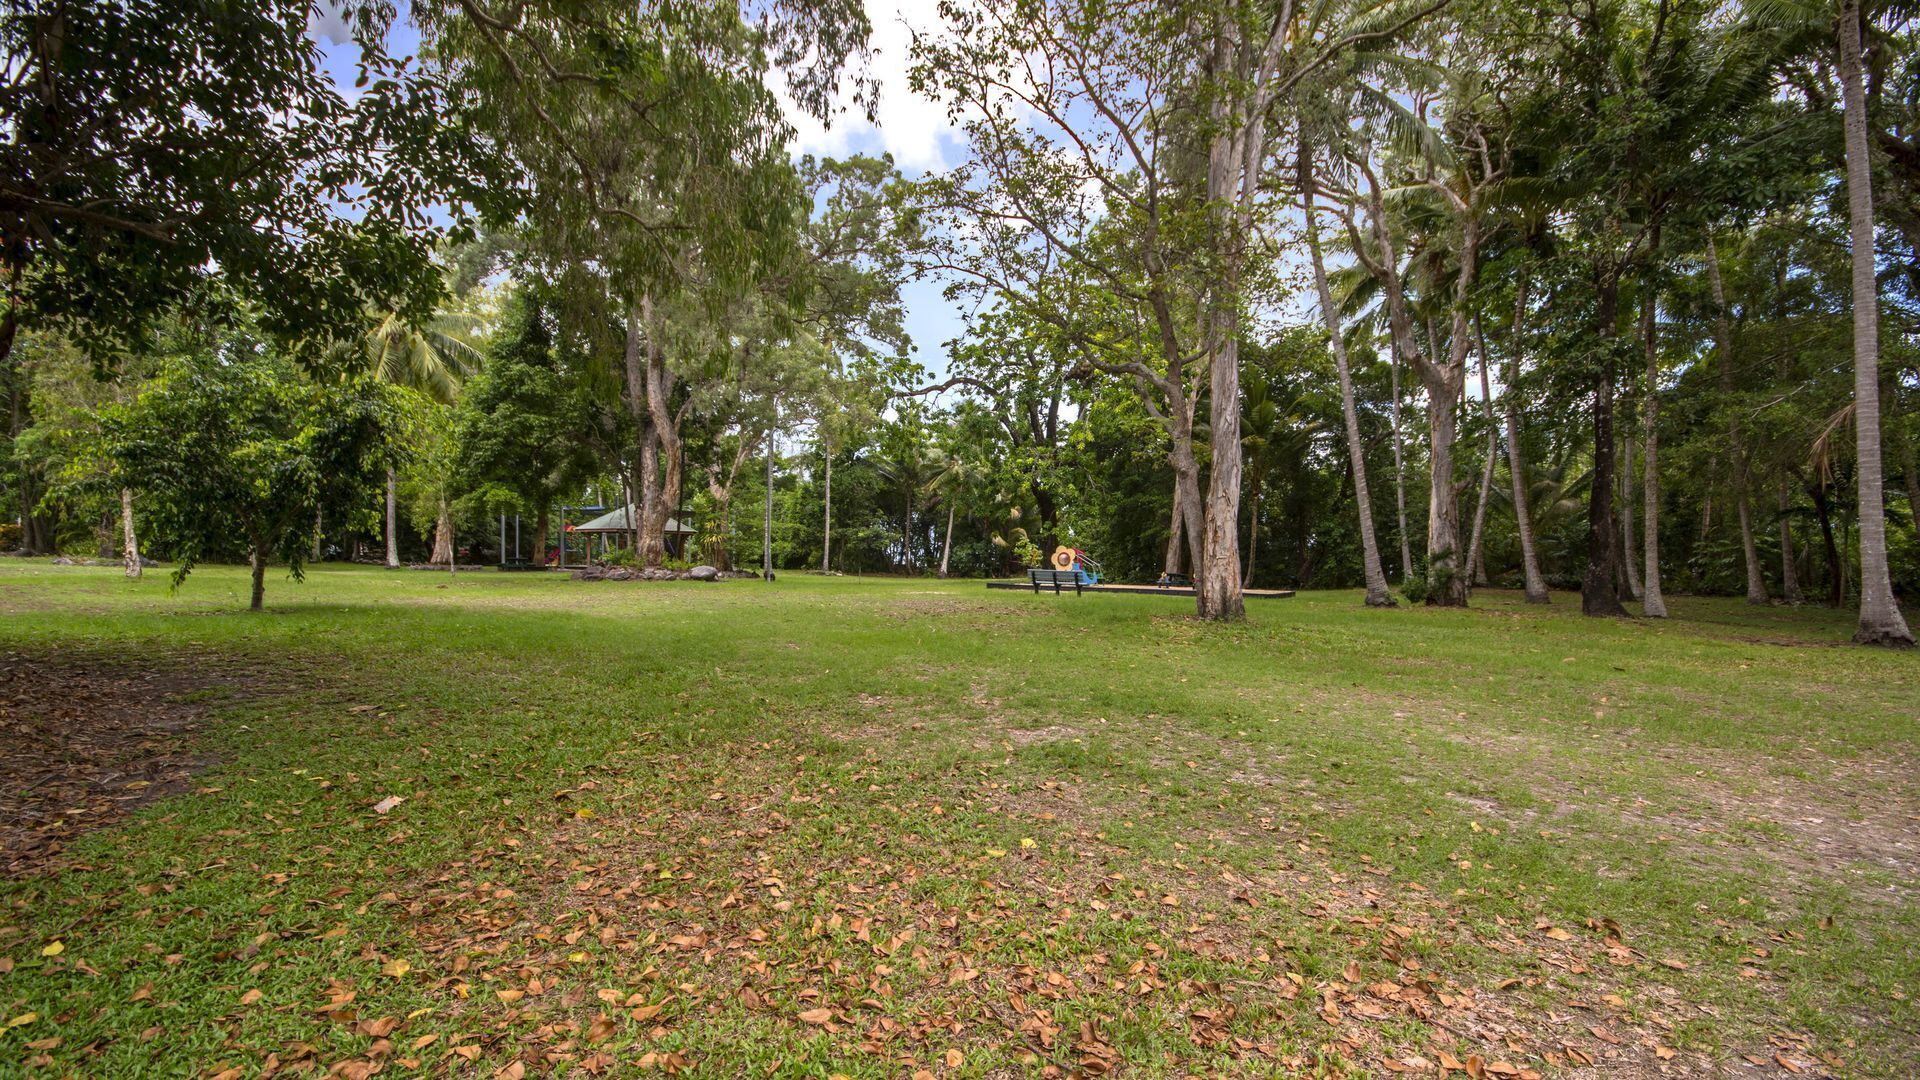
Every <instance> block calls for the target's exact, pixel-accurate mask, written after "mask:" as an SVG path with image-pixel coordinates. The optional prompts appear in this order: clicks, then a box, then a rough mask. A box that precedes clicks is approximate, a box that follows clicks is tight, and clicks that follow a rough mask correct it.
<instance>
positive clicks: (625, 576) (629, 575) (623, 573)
mask: <svg viewBox="0 0 1920 1080" xmlns="http://www.w3.org/2000/svg"><path fill="white" fill-rule="evenodd" d="M607 580H608V581H632V580H633V571H632V570H629V569H627V568H626V567H624V566H616V567H614V568H613V569H611V570H609V571H607Z"/></svg>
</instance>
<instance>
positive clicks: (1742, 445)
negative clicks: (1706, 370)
mask: <svg viewBox="0 0 1920 1080" xmlns="http://www.w3.org/2000/svg"><path fill="white" fill-rule="evenodd" d="M1719 246H1720V245H1719V243H1718V242H1717V241H1716V240H1715V239H1714V236H1713V232H1712V231H1711V230H1709V231H1708V233H1707V284H1708V286H1709V287H1710V288H1711V289H1712V290H1713V337H1714V344H1715V346H1716V347H1717V349H1718V351H1719V353H1720V397H1721V401H1722V404H1723V405H1724V407H1725V408H1726V410H1727V465H1728V467H1729V468H1730V469H1731V470H1732V472H1733V477H1732V479H1733V499H1734V510H1735V513H1736V515H1737V516H1738V517H1739V519H1740V557H1741V559H1742V561H1743V562H1744V563H1745V565H1746V571H1747V603H1749V604H1765V603H1768V602H1770V601H1771V600H1772V599H1773V598H1772V597H1770V596H1768V595H1767V581H1766V578H1765V577H1763V576H1761V573H1760V551H1759V548H1758V546H1757V545H1756V544H1755V543H1754V539H1753V508H1752V505H1751V503H1752V500H1750V499H1749V498H1748V497H1747V479H1748V478H1747V449H1746V441H1745V438H1744V436H1743V433H1742V432H1741V430H1740V410H1739V409H1738V408H1737V407H1735V403H1734V400H1733V393H1734V373H1733V328H1732V323H1731V320H1730V319H1729V318H1728V317H1727V288H1726V284H1725V282H1724V281H1723V280H1722V278H1721V276H1720V251H1719Z"/></svg>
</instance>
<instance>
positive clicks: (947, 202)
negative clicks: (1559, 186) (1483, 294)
mask: <svg viewBox="0 0 1920 1080" xmlns="http://www.w3.org/2000/svg"><path fill="white" fill-rule="evenodd" d="M1442 3H1444V0H1437V2H1435V3H1430V4H1425V5H1422V4H1417V3H1416V4H1409V3H1384V4H1382V3H1360V4H1331V5H1310V6H1305V7H1301V6H1297V5H1295V4H1294V3H1293V2H1292V0H1283V2H1281V3H1279V4H1276V5H1270V4H1263V3H1255V2H1252V0H1233V2H1229V3H1176V4H1174V5H1172V6H1171V7H1169V6H1168V5H1166V4H1163V3H1149V2H1147V0H1130V2H1122V3H1109V2H1105V0H1043V2H1036V3H1028V4H1019V5H1015V6H1013V7H1012V8H1010V9H1005V10H995V11H991V12H989V11H984V10H980V9H973V8H963V7H962V6H961V5H958V4H946V5H943V6H942V8H941V13H942V16H943V22H944V25H943V32H942V33H939V34H934V35H927V36H924V37H923V38H922V39H921V40H919V41H918V42H916V45H915V65H914V81H915V85H916V87H917V88H919V89H922V90H924V91H927V92H930V93H933V94H934V95H936V96H937V97H939V98H940V99H941V100H942V101H944V102H946V103H947V105H948V109H949V112H950V114H951V115H952V116H954V117H955V119H957V120H959V121H960V122H961V124H962V127H963V130H964V131H965V133H966V137H967V141H968V149H969V160H968V161H967V162H966V163H965V164H963V165H962V166H961V167H960V168H958V169H956V170H954V171H953V172H951V173H949V174H948V175H946V176H943V177H939V178H937V179H935V180H934V181H932V182H930V183H929V184H927V185H926V187H925V191H926V193H927V195H928V197H929V201H930V204H931V205H932V206H933V207H934V208H935V213H936V214H937V215H938V217H939V223H940V225H941V226H942V228H940V229H938V230H936V233H938V234H939V235H943V236H945V237H947V238H948V242H947V243H946V244H944V245H943V246H942V248H941V251H940V254H939V255H938V256H937V257H936V258H935V259H934V260H932V262H931V265H932V266H933V267H936V268H938V269H942V270H946V271H950V272H953V273H956V274H959V275H961V285H960V286H959V288H960V289H962V290H967V289H972V290H974V291H976V292H978V293H980V294H982V295H988V296H991V297H993V298H995V299H997V300H999V301H1000V302H1001V303H1004V304H1006V305H1008V306H1009V307H1012V308H1016V309H1018V310H1020V311H1021V312H1022V313H1023V314H1025V315H1026V316H1027V317H1030V318H1034V319H1037V320H1040V321H1044V322H1050V323H1052V324H1054V325H1055V326H1056V327H1057V328H1058V329H1059V330H1061V331H1062V333H1063V334H1064V335H1065V336H1066V337H1067V338H1068V339H1069V340H1070V342H1071V343H1072V345H1073V347H1074V348H1075V349H1076V350H1077V351H1078V353H1079V359H1080V361H1081V363H1082V365H1083V366H1084V367H1085V368H1086V369H1087V370H1089V371H1097V372H1101V373H1104V374H1107V375H1110V376H1115V377H1118V378H1119V379H1121V380H1123V382H1124V383H1125V384H1126V385H1129V386H1131V387H1132V388H1134V389H1135V390H1136V391H1137V392H1138V393H1139V395H1140V398H1141V401H1142V403H1143V404H1144V405H1146V406H1147V407H1148V409H1149V410H1150V411H1151V412H1152V413H1153V415H1154V416H1155V418H1156V420H1158V421H1159V422H1160V424H1161V425H1162V427H1163V428H1164V430H1165V431H1166V432H1167V436H1168V444H1169V445H1168V459H1169V463H1170V464H1171V466H1172V468H1173V472H1174V475H1175V481H1176V485H1177V493H1176V495H1175V505H1176V506H1177V507H1178V509H1179V513H1180V514H1181V527H1182V529H1183V530H1184V532H1185V534H1186V537H1187V545H1188V548H1189V550H1190V552H1191V554H1192V562H1193V564H1194V567H1195V581H1196V585H1197V588H1196V593H1197V601H1196V606H1197V608H1198V611H1199V614H1200V615H1201V616H1202V617H1205V618H1213V619H1237V618H1239V617H1241V615H1242V614H1243V604H1242V600H1241V587H1240V558H1239V550H1238V548H1239V516H1240V515H1239V501H1240V497H1241V470H1240V463H1239V455H1238V453H1237V451H1236V452H1229V453H1221V452H1219V451H1218V448H1219V447H1237V445H1238V442H1239V426H1240V412H1239V410H1240V406H1241V401H1240V397H1241V396H1240V393H1239V386H1238V380H1239V363H1238V360H1237V353H1238V349H1239V345H1240V337H1241V333H1240V326H1241V320H1242V317H1243V311H1244V310H1245V308H1246V307H1247V306H1248V304H1249V303H1250V302H1251V300H1252V293H1253V292H1254V291H1255V283H1254V281H1253V277H1254V275H1255V274H1256V273H1258V268H1259V267H1260V266H1261V265H1262V263H1263V262H1264V260H1260V259H1257V258H1255V257H1254V256H1255V254H1256V252H1255V244H1256V242H1257V238H1258V236H1259V226H1260V225H1261V224H1263V223H1264V222H1265V221H1266V220H1267V219H1268V218H1269V217H1270V216H1271V215H1272V214H1273V213H1274V211H1275V205H1274V202H1273V200H1272V199H1271V197H1270V195H1269V193H1268V190H1267V189H1268V185H1266V184H1265V183H1264V182H1263V181H1264V174H1265V170H1266V167H1267V163H1268V159H1269V151H1270V149H1271V144H1272V140H1273V139H1274V138H1275V137H1277V136H1278V135H1279V134H1280V130H1279V126H1278V124H1277V123H1276V122H1275V114H1276V110H1277V109H1278V107H1279V106H1280V105H1281V104H1282V103H1283V102H1284V101H1285V100H1286V99H1287V97H1288V95H1289V94H1290V93H1291V91H1292V90H1293V89H1294V88H1296V87H1297V86H1298V85H1299V84H1300V83H1301V82H1302V80H1304V79H1306V78H1307V77H1309V76H1310V75H1312V74H1313V73H1314V72H1315V71H1316V70H1318V69H1319V68H1321V67H1322V66H1325V65H1327V64H1328V63H1329V62H1330V61H1332V60H1333V59H1335V58H1337V57H1341V56H1343V55H1345V54H1347V53H1348V52H1349V51H1351V50H1353V49H1356V48H1361V47H1366V46H1369V45H1371V44H1373V43H1376V42H1379V41H1384V40H1389V39H1391V38H1392V37H1394V36H1395V35H1397V34H1398V33H1400V32H1401V31H1402V30H1404V29H1405V28H1406V27H1407V26H1408V25H1411V24H1412V23H1414V22H1416V21H1417V20H1418V19H1419V18H1420V17H1422V16H1423V15H1424V14H1426V13H1428V12H1430V11H1432V10H1434V9H1435V8H1437V7H1439V6H1440V5H1441V4H1442ZM1203 395H1204V397H1205V398H1206V401H1207V405H1208V416H1207V425H1206V426H1207V431H1208V433H1209V438H1210V439H1211V440H1212V443H1213V445H1214V447H1215V452H1214V453H1213V454H1212V457H1211V466H1210V468H1209V470H1208V478H1207V480H1208V482H1207V490H1206V492H1205V494H1204V495H1203V494H1202V492H1201V489H1200V474H1201V468H1202V454H1201V453H1200V452H1199V450H1198V449H1197V447H1196V439H1195V428H1196V415H1195V414H1196V409H1197V407H1198V404H1199V402H1200V400H1201V398H1202V396H1203Z"/></svg>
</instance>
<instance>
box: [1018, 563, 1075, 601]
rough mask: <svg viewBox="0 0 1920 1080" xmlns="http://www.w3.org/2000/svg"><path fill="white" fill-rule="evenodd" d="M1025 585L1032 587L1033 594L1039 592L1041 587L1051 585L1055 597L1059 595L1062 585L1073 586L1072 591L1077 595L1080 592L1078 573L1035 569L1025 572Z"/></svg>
mask: <svg viewBox="0 0 1920 1080" xmlns="http://www.w3.org/2000/svg"><path fill="white" fill-rule="evenodd" d="M1027 583H1028V584H1029V585H1032V586H1033V591H1034V592H1035V593H1038V592H1039V591H1040V586H1042V585H1052V586H1053V591H1054V595H1056V596H1057V595H1059V593H1060V586H1062V585H1071V586H1073V591H1074V592H1076V593H1077V592H1079V591H1080V571H1078V570H1043V569H1040V568H1039V567H1035V568H1033V569H1030V570H1028V571H1027Z"/></svg>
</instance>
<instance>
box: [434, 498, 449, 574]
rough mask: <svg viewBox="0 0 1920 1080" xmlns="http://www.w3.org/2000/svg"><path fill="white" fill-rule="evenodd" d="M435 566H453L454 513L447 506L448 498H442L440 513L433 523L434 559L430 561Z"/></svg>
mask: <svg viewBox="0 0 1920 1080" xmlns="http://www.w3.org/2000/svg"><path fill="white" fill-rule="evenodd" d="M428 561H430V562H431V563H433V565H435V566H447V567H451V566H452V565H453V562H454V559H453V511H452V509H451V508H450V507H449V506H448V505H447V499H446V496H444V495H443V496H441V497H440V503H439V507H438V513H437V514H436V515H435V517H434V522H433V558H432V559H430V560H428Z"/></svg>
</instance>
